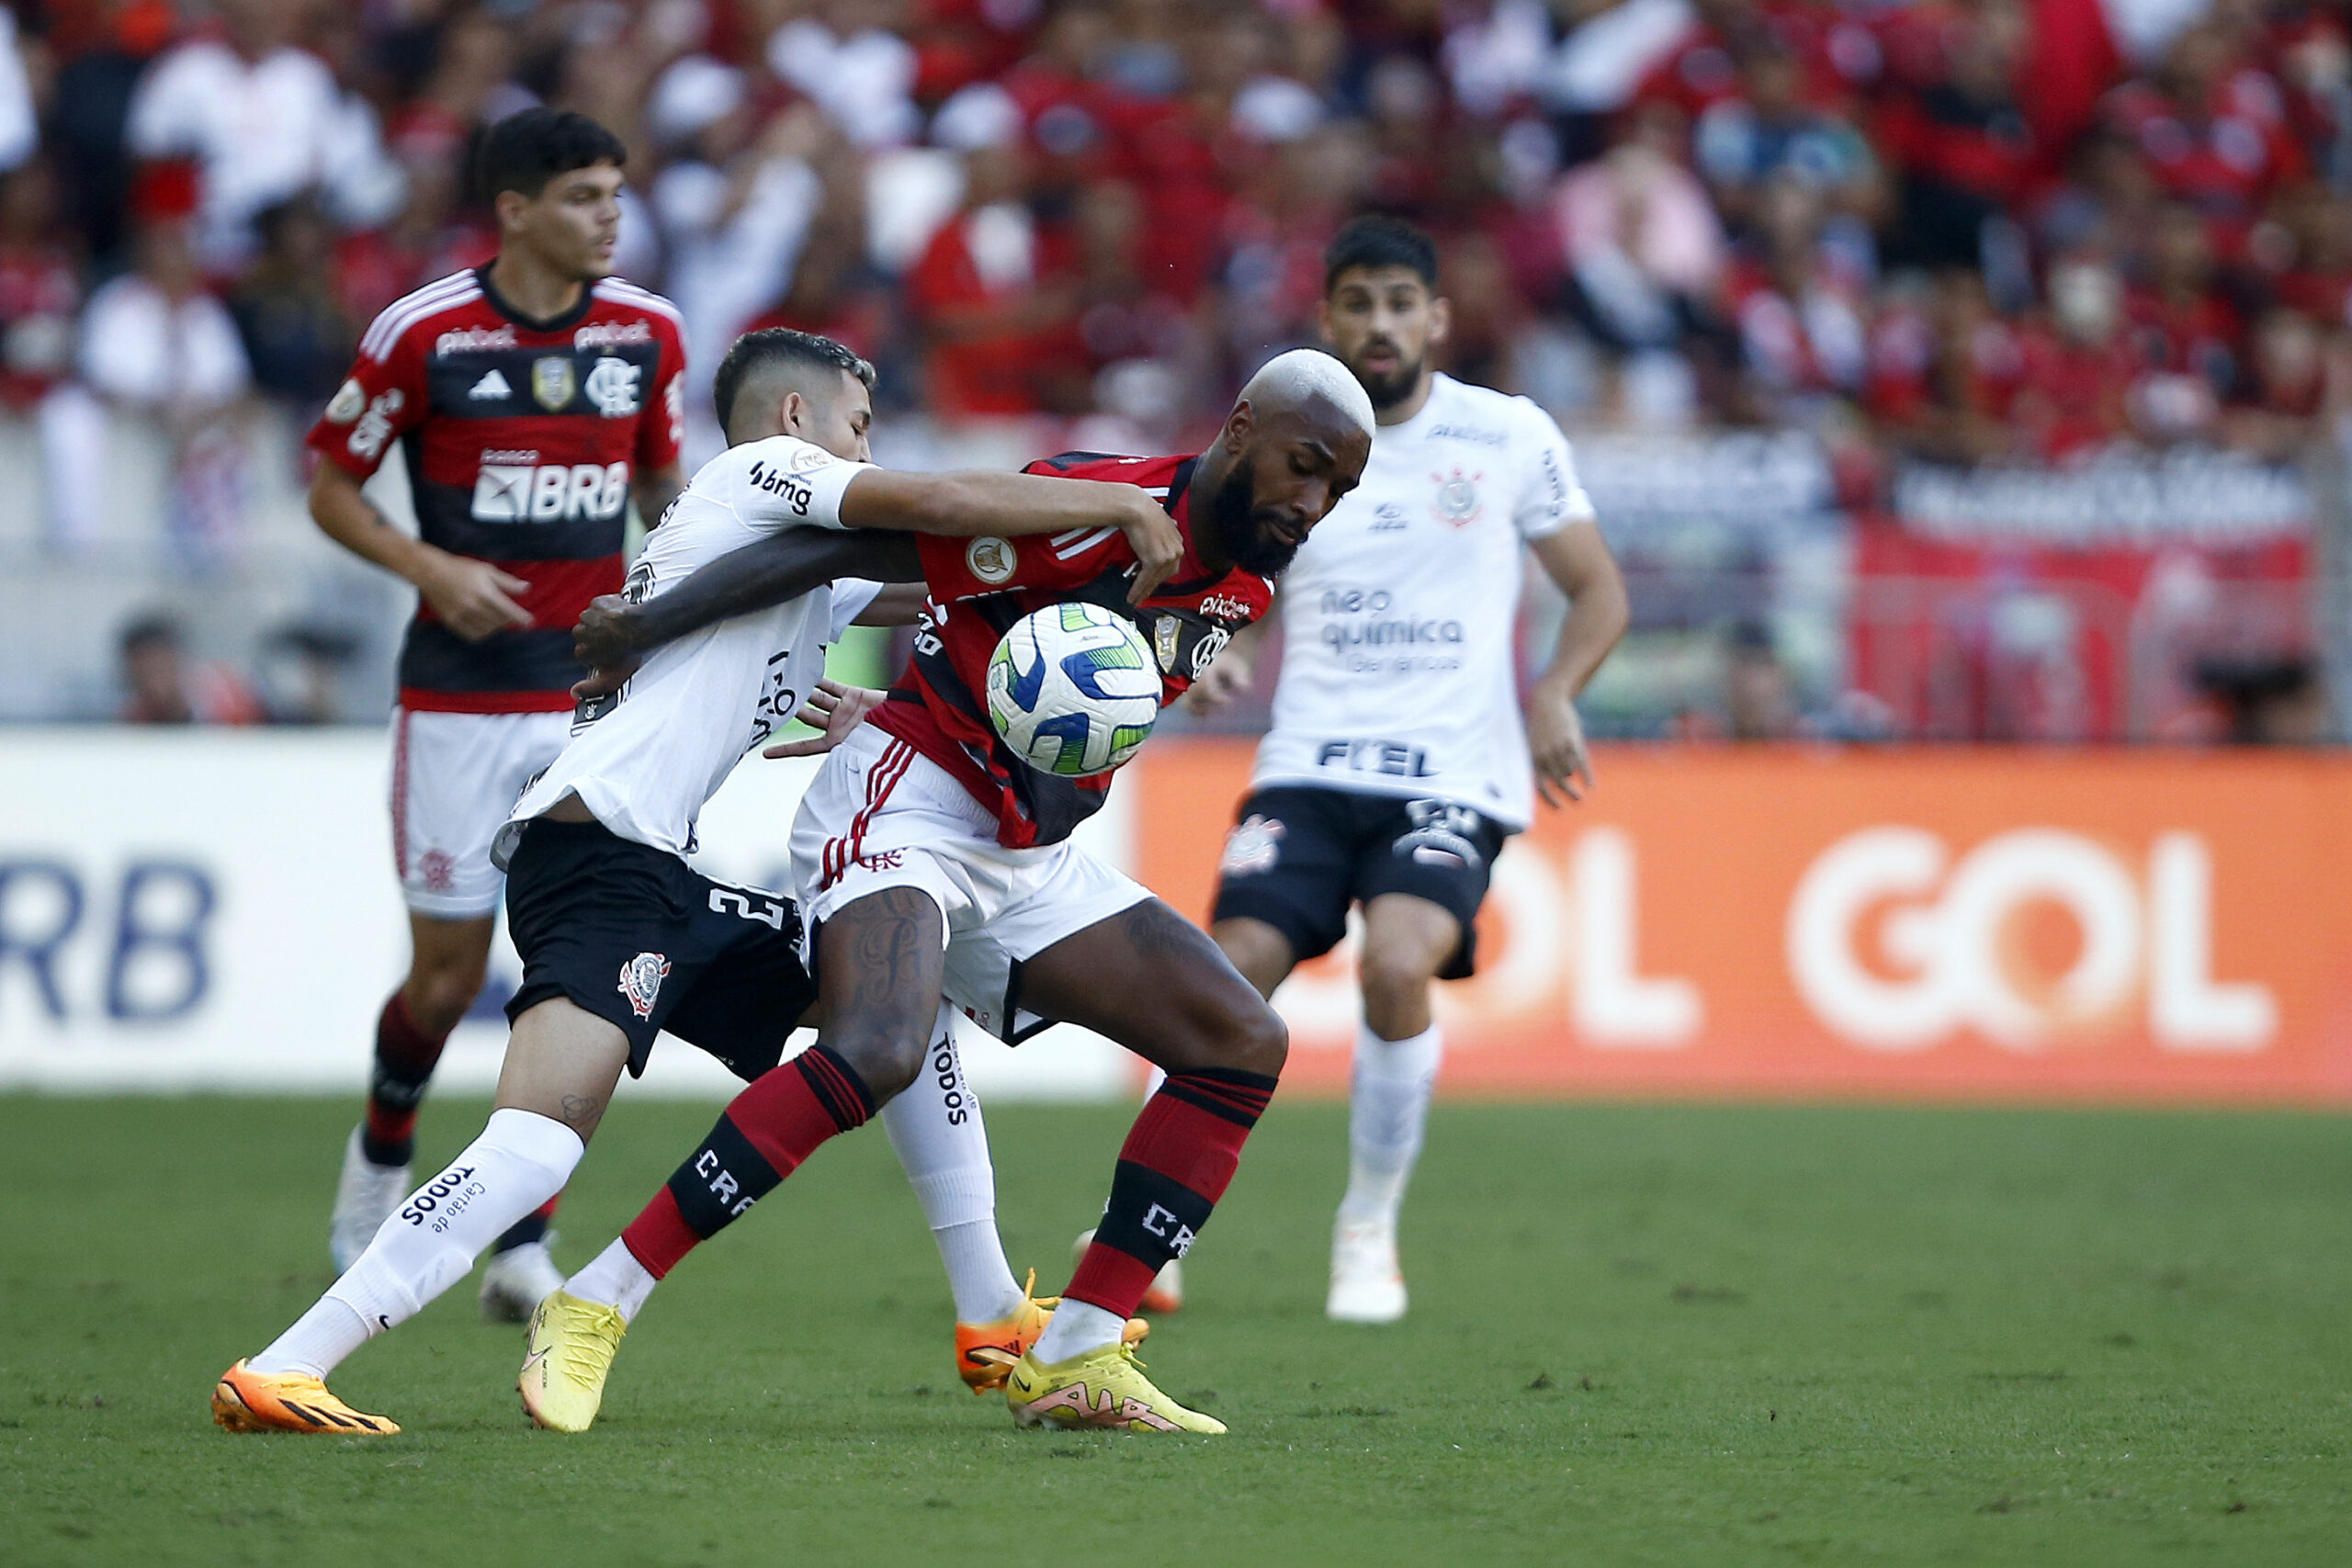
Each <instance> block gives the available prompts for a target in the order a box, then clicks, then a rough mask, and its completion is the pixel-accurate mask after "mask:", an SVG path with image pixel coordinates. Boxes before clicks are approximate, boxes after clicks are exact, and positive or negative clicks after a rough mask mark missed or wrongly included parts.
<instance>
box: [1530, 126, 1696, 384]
mask: <svg viewBox="0 0 2352 1568" xmlns="http://www.w3.org/2000/svg"><path fill="white" fill-rule="evenodd" d="M1554 212H1555V217H1556V220H1557V221H1558V224H1559V231H1560V239H1561V243H1562V248H1563V250H1564V251H1565V253H1566V258H1567V273H1568V284H1567V298H1566V306H1567V309H1568V311H1569V314H1570V315H1572V316H1573V317H1574V318H1575V319H1576V321H1577V323H1578V324H1579V325H1581V326H1582V327H1583V328H1584V329H1585V330H1586V331H1587V332H1589V333H1591V334H1592V336H1593V337H1594V338H1595V339H1596V340H1598V341H1599V342H1600V344H1603V345H1604V346H1606V347H1608V348H1610V349H1611V350H1613V351H1615V352H1617V353H1620V354H1623V355H1626V356H1627V363H1626V366H1625V368H1624V372H1623V381H1622V383H1621V388H1620V406H1621V410H1622V412H1623V414H1624V416H1625V417H1627V418H1629V419H1631V420H1634V422H1636V423H1680V422H1682V421H1683V420H1686V419H1688V418H1689V417H1690V416H1691V413H1692V412H1693V410H1694V408H1695V405H1696V400H1697V383H1696V379H1695V377H1694V375H1693V367H1692V365H1691V361H1690V360H1689V359H1688V358H1686V357H1685V356H1684V355H1683V353H1682V352H1681V351H1682V350H1683V349H1684V347H1685V345H1686V344H1700V345H1702V346H1703V345H1704V340H1706V339H1707V338H1709V337H1710V336H1711V335H1713V334H1715V333H1720V331H1721V327H1720V324H1719V321H1718V318H1717V314H1716V303H1717V299H1718V296H1719V294H1720V292H1721V289H1722V285H1723V275H1724V266H1725V263H1726V260H1727V252H1726V250H1725V247H1724V234H1723V228H1722V226H1721V224H1720V223H1719V222H1718V221H1717V220H1716V217H1715V211H1714V208H1713V206H1712V205H1711V204H1710V203H1709V202H1708V200H1707V193H1706V190H1705V188H1704V187H1703V186H1701V185H1700V183H1699V180H1698V177H1697V176H1696V175H1693V174H1692V173H1691V171H1690V170H1689V169H1688V168H1687V167H1685V166H1684V164H1683V163H1682V132H1681V124H1680V121H1679V118H1678V117H1677V114H1676V111H1675V110H1674V109H1673V107H1671V106H1669V105H1667V104H1664V103H1659V102H1646V103H1642V104H1637V105H1636V106H1635V107H1634V108H1632V109H1631V110H1629V111H1627V115H1626V118H1625V122H1624V125H1623V130H1621V132H1620V134H1619V139H1618V141H1617V144H1616V145H1615V146H1614V147H1612V148H1611V149H1610V151H1609V152H1608V153H1607V154H1606V155H1604V156H1603V157H1600V158H1598V159H1596V160H1594V161H1593V162H1591V163H1589V164H1584V165H1582V166H1581V167H1579V168H1576V169H1572V170H1570V171H1569V172H1568V175H1567V176H1566V178H1565V179H1563V180H1562V181H1561V182H1560V187H1559V191H1558V193H1557V195H1556V196H1555V206H1554Z"/></svg>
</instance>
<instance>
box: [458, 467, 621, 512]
mask: <svg viewBox="0 0 2352 1568" xmlns="http://www.w3.org/2000/svg"><path fill="white" fill-rule="evenodd" d="M493 457H537V453H528V454H525V453H510V452H485V453H483V454H482V464H481V472H480V473H479V474H478V475H477V476H476V477H475V479H474V501H473V517H474V521H475V522H477V523H571V522H576V521H586V522H590V523H606V522H610V521H611V520H612V519H614V518H616V517H618V516H619V515H620V514H621V511H622V509H623V508H625V507H626V506H628V464H627V463H537V462H529V461H525V462H508V463H498V462H492V461H491V459H492V458H493Z"/></svg>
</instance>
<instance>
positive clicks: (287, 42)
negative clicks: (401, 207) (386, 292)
mask: <svg viewBox="0 0 2352 1568" xmlns="http://www.w3.org/2000/svg"><path fill="white" fill-rule="evenodd" d="M219 6H220V19H221V32H220V36H219V37H218V38H211V37H198V38H194V39H189V40H188V41H187V42H186V43H183V44H181V45H179V46H178V47H177V48H175V49H173V50H172V51H169V52H168V53H166V54H164V56H163V57H162V58H161V59H159V60H157V61H156V62H155V64H154V66H153V69H152V70H151V71H149V72H148V73H147V74H146V76H145V77H144V78H142V79H141V82H140V84H139V88H138V92H137V94H136V95H135V96H133V98H132V99H131V103H130V124H129V141H130V150H131V151H132V152H135V153H136V154H138V155H139V156H140V157H141V158H145V159H150V160H157V159H164V160H175V159H185V160H188V161H190V162H192V163H193V164H194V165H195V167H196V171H197V179H198V201H199V206H198V230H197V236H196V246H197V254H198V257H199V258H200V259H201V261H202V263H203V265H204V266H205V268H206V269H207V270H208V271H209V272H211V273H214V274H216V275H229V274H233V273H234V272H235V271H236V270H237V269H238V268H239V267H240V266H242V265H243V263H244V262H245V260H246V258H247V257H248V256H250V255H251V254H253V252H254V249H255V248H256V245H257V243H258V236H257V234H256V233H255V231H254V220H255V219H256V218H257V217H258V216H259V215H260V213H261V212H262V210H263V209H265V208H267V207H271V206H274V205H276V204H277V203H278V202H282V201H285V200H287V199H288V198H290V197H293V196H295V195H296V194H297V193H299V192H300V191H302V190H304V189H306V188H308V187H310V186H318V187H319V188H321V189H322V190H323V191H325V192H326V193H327V195H328V199H329V200H330V202H331V203H333V204H334V206H335V208H336V210H337V216H338V217H340V218H343V219H345V220H347V221H352V222H356V223H361V224H366V223H372V222H378V221H381V220H383V219H384V218H385V217H387V216H389V215H390V209H391V208H392V206H393V205H394V204H395V203H396V202H397V200H398V197H399V189H398V182H397V180H388V179H387V177H386V165H385V164H384V158H383V149H382V146H381V144H380V141H379V136H378V130H377V126H376V121H375V115H374V111H372V110H371V109H369V108H368V107H367V106H366V104H365V103H364V101H362V100H360V99H358V98H356V97H351V98H346V97H345V95H344V94H343V92H342V90H341V89H340V88H339V87H338V86H337V85H336V84H335V80H334V75H333V73H330V72H329V71H328V69H327V67H326V65H325V64H324V63H323V62H321V61H320V59H319V57H318V56H317V55H315V54H312V53H310V52H309V51H305V50H303V49H301V48H300V47H299V46H298V42H297V35H298V32H299V30H300V25H301V22H302V19H303V10H304V6H303V4H302V0H219Z"/></svg>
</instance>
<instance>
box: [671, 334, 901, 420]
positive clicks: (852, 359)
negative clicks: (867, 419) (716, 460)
mask: <svg viewBox="0 0 2352 1568" xmlns="http://www.w3.org/2000/svg"><path fill="white" fill-rule="evenodd" d="M771 365H788V366H795V367H799V368H802V369H806V370H842V371H846V372H848V373H849V374H850V375H852V376H854V377H856V378H858V379H859V380H860V381H863V382H864V383H865V389H866V390H867V391H869V392H870V391H872V390H873V389H874V367H873V366H871V365H868V364H867V363H866V362H865V360H863V359H860V358H859V357H858V356H857V355H856V354H855V353H854V352H852V351H851V350H849V349H847V348H844V347H842V345H841V344H837V343H835V342H834V341H833V340H832V339H831V338H829V337H819V336H818V335H817V334H816V333H797V332H794V331H793V330H792V329H791V328H790V327H763V328H761V329H760V330H759V331H758V332H755V333H744V334H743V335H742V336H741V337H739V338H737V339H736V340H735V342H734V344H733V345H732V346H730V347H729V349H728V351H727V357H726V358H724V359H722V360H720V361H719V362H718V374H716V375H715V376H713V377H712V378H711V382H710V400H711V401H712V402H713V403H714V404H716V405H717V406H718V425H719V428H720V429H722V430H732V429H734V428H735V397H736V394H737V393H739V392H741V390H742V389H743V383H744V381H745V380H746V379H747V378H749V377H750V376H751V375H752V372H754V371H758V370H764V369H766V368H767V367H769V366H771Z"/></svg>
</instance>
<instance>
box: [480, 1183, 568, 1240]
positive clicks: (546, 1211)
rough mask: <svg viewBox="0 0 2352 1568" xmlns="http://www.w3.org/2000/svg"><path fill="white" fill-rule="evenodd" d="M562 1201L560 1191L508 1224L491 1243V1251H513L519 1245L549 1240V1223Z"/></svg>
mask: <svg viewBox="0 0 2352 1568" xmlns="http://www.w3.org/2000/svg"><path fill="white" fill-rule="evenodd" d="M562 1201H563V1194H562V1193H560V1192H559V1193H557V1194H556V1195H555V1196H554V1197H552V1198H550V1199H548V1201H546V1202H544V1203H542V1204H540V1205H539V1206H538V1207H537V1208H536V1209H534V1210H532V1211H531V1212H530V1213H527V1214H526V1215H524V1216H523V1217H522V1218H521V1219H519V1220H516V1221H515V1223H514V1224H511V1225H508V1226H507V1227H506V1230H505V1234H503V1235H501V1236H500V1237H499V1238H498V1239H497V1240H496V1241H494V1242H492V1243H491V1244H490V1250H491V1252H492V1254H493V1255H495V1254H497V1253H501V1252H512V1251H514V1250H515V1248H516V1247H528V1246H530V1244H531V1243H533V1242H535V1241H545V1240H547V1238H548V1223H549V1222H550V1221H552V1220H553V1219H554V1218H555V1206H556V1205H557V1204H558V1203H560V1202H562Z"/></svg>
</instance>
